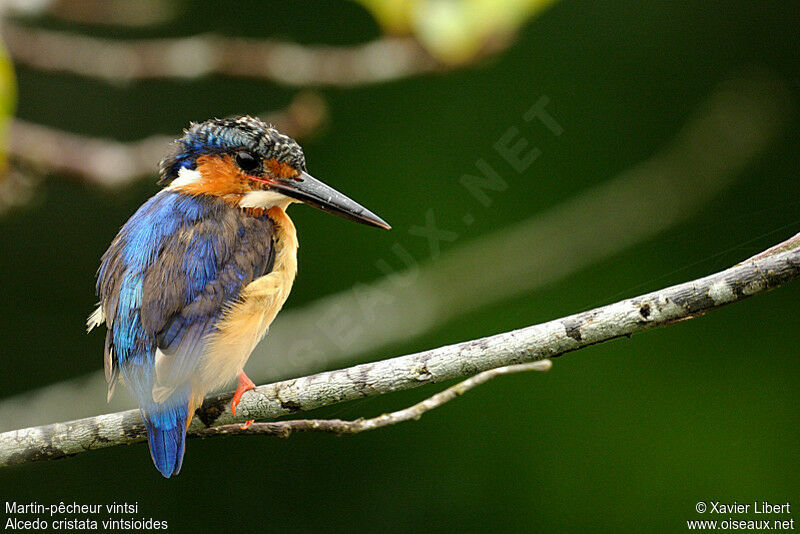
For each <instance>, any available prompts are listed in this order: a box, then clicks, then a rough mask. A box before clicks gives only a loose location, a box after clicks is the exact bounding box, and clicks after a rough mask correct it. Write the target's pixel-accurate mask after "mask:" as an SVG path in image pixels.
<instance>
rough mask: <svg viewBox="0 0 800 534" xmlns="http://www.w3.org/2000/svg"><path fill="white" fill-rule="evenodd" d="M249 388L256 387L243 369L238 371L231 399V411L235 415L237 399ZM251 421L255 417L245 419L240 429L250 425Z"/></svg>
mask: <svg viewBox="0 0 800 534" xmlns="http://www.w3.org/2000/svg"><path fill="white" fill-rule="evenodd" d="M251 389H256V385H255V384H254V383H253V381H252V380H250V378H249V377H248V376H247V375H246V374H244V371H239V385H238V386H236V393H234V394H233V399H232V400H231V413H232V414H233V415H236V407H237V406H238V405H239V401H240V400H242V395H244V392H245V391H250V390H251ZM253 421H255V419H249V420H248V421H245V423H244V425H242V430H245V429H247V428H249V427H250V425H252V424H253Z"/></svg>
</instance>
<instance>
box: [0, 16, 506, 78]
mask: <svg viewBox="0 0 800 534" xmlns="http://www.w3.org/2000/svg"><path fill="white" fill-rule="evenodd" d="M3 38H4V40H5V42H6V44H7V46H8V50H9V53H10V54H11V57H12V58H14V61H16V62H18V63H21V64H25V65H29V66H31V67H35V68H38V69H42V70H50V71H61V72H69V73H72V74H77V75H80V76H89V77H92V78H99V79H103V80H106V81H108V82H112V83H127V82H131V81H134V80H142V79H153V78H198V77H200V76H206V75H209V74H225V75H228V76H241V77H246V78H261V79H267V80H272V81H274V82H277V83H280V84H284V85H291V86H301V87H308V86H342V87H349V86H357V85H363V84H367V83H376V82H383V81H387V80H394V79H399V78H407V77H410V76H414V75H419V74H423V73H427V72H434V71H442V70H447V67H446V66H444V65H442V64H441V63H439V62H437V61H436V60H434V59H433V58H432V57H431V56H430V54H428V53H427V52H426V51H425V49H424V48H423V47H422V46H420V44H419V43H418V42H417V41H416V40H414V39H413V38H410V37H382V38H379V39H376V40H374V41H371V42H368V43H364V44H358V45H353V46H305V45H299V44H295V43H286V42H280V41H272V40H258V39H243V38H231V37H224V36H219V35H213V34H204V35H194V36H190V37H172V38H164V39H139V40H135V39H131V40H125V41H120V40H115V39H103V38H99V37H90V36H88V35H78V34H72V33H66V32H60V31H53V30H45V29H42V28H35V27H30V26H23V25H18V24H14V23H12V22H10V21H6V22H5V24H4V26H3ZM488 52H492V50H489V51H487V53H488Z"/></svg>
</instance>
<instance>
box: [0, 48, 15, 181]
mask: <svg viewBox="0 0 800 534" xmlns="http://www.w3.org/2000/svg"><path fill="white" fill-rule="evenodd" d="M16 103H17V80H16V77H15V76H14V67H13V65H12V63H11V58H10V57H9V55H8V51H7V50H6V47H5V44H3V43H2V42H1V41H0V172H2V171H5V169H6V164H7V161H8V129H9V126H10V123H11V117H12V116H13V115H14V110H15V109H16Z"/></svg>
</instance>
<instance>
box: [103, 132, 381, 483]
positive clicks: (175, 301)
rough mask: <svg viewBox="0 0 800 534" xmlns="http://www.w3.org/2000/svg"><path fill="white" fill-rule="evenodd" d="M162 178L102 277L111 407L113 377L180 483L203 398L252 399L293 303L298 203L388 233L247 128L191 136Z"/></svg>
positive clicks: (286, 143)
mask: <svg viewBox="0 0 800 534" xmlns="http://www.w3.org/2000/svg"><path fill="white" fill-rule="evenodd" d="M174 146H175V149H174V151H173V152H172V153H171V155H169V156H167V157H166V158H165V159H164V160H163V161H162V162H161V167H160V172H161V180H160V182H159V183H162V184H164V185H165V187H164V189H162V190H161V191H160V192H159V193H158V194H156V195H155V196H154V197H152V198H151V199H150V200H148V201H147V202H145V203H144V205H142V207H140V208H139V210H138V211H137V212H136V213H135V214H134V215H133V216H132V217H131V218H130V219H129V220H128V222H126V223H125V225H124V226H123V227H122V230H120V232H119V234H117V237H116V238H115V239H114V241H113V242H112V243H111V246H110V247H109V248H108V250H107V251H106V253H105V254H104V255H103V259H102V262H101V265H100V269H99V271H98V280H97V292H98V294H99V297H100V306H99V307H98V308H97V310H96V311H95V312H94V313H93V314H92V315H91V317H90V318H89V321H88V325H89V328H90V329H91V328H92V327H94V326H97V325H100V324H102V323H105V324H106V327H107V329H108V331H107V333H106V343H105V371H106V379H107V380H108V394H109V398H110V396H111V394H112V392H113V391H114V386H115V384H116V383H117V381H118V379H119V377H120V375H122V379H123V381H124V383H125V385H126V386H127V387H128V388H129V389H130V390H132V391H133V393H134V395H135V396H136V397H137V399H138V401H139V409H140V411H141V414H142V419H143V420H144V424H145V426H146V428H147V435H148V438H149V443H150V454H151V456H152V458H153V462H154V463H155V465H156V468H158V470H159V471H160V472H161V474H163V475H164V476H165V477H170V476H172V475H175V474H177V473H178V472H179V471H180V469H181V463H182V461H183V452H184V448H185V442H186V429H187V427H188V425H189V423H190V422H191V420H192V416H193V415H194V412H195V409H196V408H197V407H198V406H199V405H200V404H201V403H202V401H203V397H204V396H205V395H206V393H208V392H210V391H212V390H214V389H217V388H220V387H222V386H224V385H226V384H228V383H229V382H231V381H232V380H233V379H234V378H235V377H236V376H237V375H238V377H239V386H238V388H237V389H236V394H235V395H234V397H233V402H232V410H233V412H234V413H236V405H237V404H238V403H239V399H240V398H241V396H242V393H244V392H245V391H247V390H248V389H252V388H253V387H254V385H253V382H252V381H250V379H249V378H247V375H245V374H244V371H243V367H244V364H245V362H246V361H247V359H248V357H249V356H250V353H251V352H252V351H253V348H254V347H255V346H256V344H257V343H258V342H259V340H260V339H261V338H262V337H263V336H264V334H265V332H266V331H267V327H269V325H270V323H271V322H272V321H273V319H275V316H276V315H277V313H278V311H280V309H281V307H282V306H283V303H284V302H285V301H286V298H287V297H288V295H289V291H290V290H291V287H292V283H293V281H294V277H295V273H296V271H297V234H296V232H295V228H294V224H292V220H291V219H289V217H288V216H287V215H286V208H287V206H288V205H289V204H291V203H293V202H304V203H306V204H310V205H312V206H314V207H317V208H320V209H322V210H325V211H327V212H330V213H333V214H335V215H340V216H342V217H345V218H347V219H350V220H353V221H357V222H361V223H365V224H369V225H372V226H377V227H380V228H386V229H389V225H388V224H387V223H386V222H385V221H384V220H383V219H381V218H380V217H378V216H377V215H375V214H374V213H372V212H370V211H369V210H367V209H366V208H364V207H362V206H360V205H359V204H357V203H355V202H353V201H352V200H350V199H349V198H347V197H346V196H344V195H342V194H341V193H339V192H338V191H335V190H334V189H332V188H330V187H328V186H327V185H325V184H323V183H322V182H320V181H319V180H317V179H315V178H313V177H312V176H310V175H309V174H308V173H307V172H306V162H305V157H304V155H303V151H302V149H301V148H300V146H299V145H298V144H297V143H296V142H295V141H294V140H293V139H291V138H289V137H287V136H285V135H282V134H281V133H279V132H278V131H277V130H276V129H275V128H273V127H271V126H269V125H267V124H265V123H263V122H261V121H260V120H258V119H254V118H251V117H238V118H233V119H221V120H220V119H214V120H209V121H206V122H203V123H200V124H193V125H191V127H190V128H189V129H188V130H186V131H185V134H184V135H183V137H181V138H180V139H178V140H176V141H175V144H174Z"/></svg>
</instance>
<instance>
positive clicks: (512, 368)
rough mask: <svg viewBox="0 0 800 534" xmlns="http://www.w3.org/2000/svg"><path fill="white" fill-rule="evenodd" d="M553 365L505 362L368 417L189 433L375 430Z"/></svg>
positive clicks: (547, 362)
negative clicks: (402, 406) (421, 398)
mask: <svg viewBox="0 0 800 534" xmlns="http://www.w3.org/2000/svg"><path fill="white" fill-rule="evenodd" d="M552 366H553V362H551V361H550V360H538V361H535V362H530V363H520V364H517V365H506V366H504V367H497V368H496V369H489V370H488V371H484V372H482V373H478V374H477V375H475V376H473V377H470V378H468V379H466V380H464V381H462V382H459V383H458V384H456V385H455V386H450V387H449V388H447V389H445V390H444V391H441V392H439V393H437V394H436V395H434V396H432V397H429V398H427V399H425V400H424V401H422V402H418V403H417V404H415V405H414V406H411V407H409V408H405V409H403V410H397V411H396V412H392V413H385V414H383V415H379V416H378V417H373V418H371V419H363V418H361V419H356V420H355V421H342V420H341V419H294V420H291V421H275V422H269V423H253V424H252V425H250V426H249V427H244V426H242V425H236V424H231V425H222V426H211V427H206V428H200V429H196V430H192V431H191V432H190V435H191V436H195V437H199V438H208V437H213V436H235V435H239V434H247V435H252V434H262V435H270V436H278V437H280V438H288V437H289V436H290V435H291V434H292V433H293V432H329V433H331V434H339V435H342V434H358V433H359V432H365V431H367V430H375V429H376V428H382V427H385V426H391V425H396V424H397V423H404V422H406V421H411V420H412V419H413V420H416V419H419V418H420V417H422V415H423V414H424V413H426V412H429V411H431V410H433V409H435V408H438V407H439V406H441V405H443V404H446V403H448V402H450V401H451V400H453V399H455V398H456V397H460V396H461V395H463V394H464V393H466V392H467V391H469V390H470V389H472V388H474V387H477V386H480V385H481V384H485V383H486V382H488V381H489V380H491V379H492V378H497V377H498V376H504V375H510V374H514V373H524V372H527V371H549V370H550V368H551V367H552Z"/></svg>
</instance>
